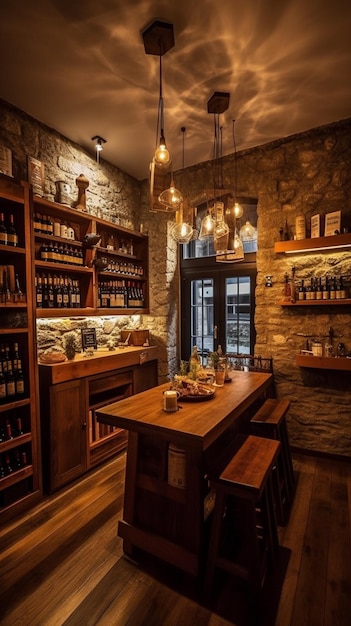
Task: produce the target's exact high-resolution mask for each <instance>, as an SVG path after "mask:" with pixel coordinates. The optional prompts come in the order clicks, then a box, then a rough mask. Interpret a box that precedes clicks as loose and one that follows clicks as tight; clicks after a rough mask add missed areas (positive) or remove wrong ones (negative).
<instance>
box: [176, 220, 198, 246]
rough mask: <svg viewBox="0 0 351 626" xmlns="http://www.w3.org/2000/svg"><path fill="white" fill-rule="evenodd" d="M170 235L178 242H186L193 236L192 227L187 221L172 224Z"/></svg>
mask: <svg viewBox="0 0 351 626" xmlns="http://www.w3.org/2000/svg"><path fill="white" fill-rule="evenodd" d="M171 236H172V237H173V239H174V240H175V241H176V242H177V243H180V244H187V243H189V241H190V240H191V238H192V236H193V227H192V226H191V225H190V224H188V223H187V222H181V223H180V224H174V225H173V227H172V230H171Z"/></svg>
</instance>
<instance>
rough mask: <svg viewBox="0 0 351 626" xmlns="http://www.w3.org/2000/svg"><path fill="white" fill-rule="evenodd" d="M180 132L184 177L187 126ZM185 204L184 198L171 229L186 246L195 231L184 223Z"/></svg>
mask: <svg viewBox="0 0 351 626" xmlns="http://www.w3.org/2000/svg"><path fill="white" fill-rule="evenodd" d="M180 130H181V132H182V148H183V150H182V155H183V162H182V176H183V174H184V167H185V147H184V146H185V131H186V128H185V126H182V127H181V129H180ZM163 193H164V192H163ZM184 203H185V202H184V199H183V198H182V201H181V203H180V206H179V209H178V210H177V213H176V221H175V224H173V226H172V228H171V236H172V237H173V239H174V240H175V241H176V242H177V243H179V244H183V245H186V244H188V243H189V241H190V240H191V239H192V237H193V231H194V229H193V227H192V225H191V224H189V223H188V222H186V221H184Z"/></svg>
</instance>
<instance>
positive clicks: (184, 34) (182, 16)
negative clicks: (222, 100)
mask: <svg viewBox="0 0 351 626" xmlns="http://www.w3.org/2000/svg"><path fill="white" fill-rule="evenodd" d="M156 18H157V19H160V20H163V21H167V22H171V23H172V24H173V25H174V36H175V46H174V47H173V48H172V49H171V50H169V51H168V52H167V53H166V54H165V55H164V57H163V95H164V102H165V136H166V140H167V145H168V147H169V149H170V152H171V154H172V158H173V167H174V169H175V170H177V169H180V168H182V166H183V160H184V165H185V166H189V165H192V164H194V163H197V162H201V161H206V160H208V159H210V158H212V156H213V137H214V124H213V121H214V120H213V118H214V116H213V115H212V114H209V113H207V101H208V99H209V98H210V96H211V95H212V94H213V92H215V91H224V92H229V93H230V103H229V107H228V109H227V111H226V112H225V113H223V114H222V115H221V116H220V124H221V126H222V153H223V154H227V153H230V152H233V138H232V120H233V119H234V118H235V120H236V122H235V139H236V144H237V149H238V150H242V149H246V148H249V147H252V146H256V145H260V144H263V143H266V142H269V141H272V140H274V139H277V138H281V137H286V136H289V135H292V134H295V133H299V132H301V131H304V130H307V129H310V128H313V127H316V126H320V125H323V124H327V123H330V122H334V121H339V120H341V119H344V118H347V117H350V116H351V80H350V70H351V43H350V42H351V37H350V24H351V3H350V2H349V0H333V1H332V2H327V1H326V0H307V1H306V0H269V2H268V1H267V0H220V1H218V0H197V1H195V0H193V1H191V0H174V1H173V2H172V1H171V0H168V1H167V0H163V1H162V0H160V1H157V0H81V1H80V2H79V0H31V2H27V1H26V0H1V22H0V58H1V64H0V97H2V98H3V99H4V100H7V101H8V102H10V103H12V104H13V105H15V106H17V107H19V108H20V109H22V110H24V111H26V112H27V113H29V114H30V115H32V116H33V117H35V118H36V119H38V120H40V121H42V122H44V123H45V124H47V125H48V126H50V127H51V128H54V129H56V130H57V131H59V132H60V133H62V134H63V135H65V136H66V137H68V138H69V139H71V140H73V141H75V142H77V143H78V144H80V145H82V146H84V147H85V148H87V149H88V150H91V151H92V155H93V154H94V142H92V141H91V138H92V137H93V136H94V135H100V136H101V137H103V138H104V139H106V140H107V143H106V144H105V146H104V151H103V153H102V157H103V158H105V159H106V160H107V161H110V162H111V163H113V164H115V165H116V166H118V167H119V168H121V169H122V170H123V171H125V172H128V173H129V174H131V175H132V176H134V177H136V178H138V179H143V178H146V177H147V176H148V169H149V162H150V159H151V157H152V154H153V151H154V149H155V145H156V122H157V106H158V94H159V58H158V56H154V55H147V54H146V53H145V50H144V44H143V40H142V36H141V31H142V30H143V29H144V28H145V27H146V26H147V25H149V24H150V22H152V21H153V20H154V19H156ZM182 126H184V127H185V128H186V131H185V134H184V136H183V133H182V132H181V130H180V129H181V127H182ZM183 139H184V152H183ZM183 155H184V156H183Z"/></svg>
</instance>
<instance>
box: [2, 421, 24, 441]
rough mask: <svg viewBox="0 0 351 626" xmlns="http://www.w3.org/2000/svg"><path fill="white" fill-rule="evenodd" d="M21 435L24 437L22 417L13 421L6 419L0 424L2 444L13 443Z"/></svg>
mask: <svg viewBox="0 0 351 626" xmlns="http://www.w3.org/2000/svg"><path fill="white" fill-rule="evenodd" d="M21 435H24V430H23V426H22V418H21V417H15V418H13V419H11V420H10V419H9V418H8V417H6V418H5V420H4V422H3V423H0V443H3V442H4V441H11V439H15V438H16V437H20V436H21Z"/></svg>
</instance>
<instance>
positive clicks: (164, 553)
mask: <svg viewBox="0 0 351 626" xmlns="http://www.w3.org/2000/svg"><path fill="white" fill-rule="evenodd" d="M272 380H273V378H272V375H271V374H266V373H261V372H233V373H232V382H231V383H228V384H226V385H225V386H224V387H222V388H217V390H216V394H215V396H214V398H212V399H210V400H207V401H202V402H183V403H181V404H180V406H181V407H182V408H181V409H180V410H179V411H177V412H176V413H165V412H164V411H163V409H162V403H163V391H164V390H165V389H167V388H169V384H164V385H160V386H158V387H154V388H153V389H149V390H148V391H145V392H142V393H140V394H138V395H137V396H134V397H129V398H125V399H123V400H120V401H119V402H115V403H114V404H111V405H109V406H105V407H102V408H100V409H98V410H97V411H96V417H97V419H98V421H101V422H103V423H105V424H109V425H112V426H118V427H119V428H123V429H126V430H128V431H129V436H128V448H127V466H126V482H125V494H124V512H123V521H120V522H119V525H118V534H119V536H120V537H122V538H123V539H124V543H123V547H124V551H125V552H126V553H127V554H132V552H133V549H134V548H135V547H136V548H140V549H142V550H143V551H146V552H148V553H151V554H153V555H154V556H156V557H158V558H161V559H162V560H164V561H166V562H168V563H170V564H172V565H174V566H176V567H178V568H180V569H182V570H184V571H185V572H187V573H189V574H191V575H193V576H198V575H199V573H200V572H201V567H202V565H203V556H204V552H205V551H204V544H205V534H206V529H205V526H206V518H207V516H208V511H209V510H210V508H211V501H213V498H212V495H213V494H211V492H210V491H209V488H208V479H207V475H208V472H211V471H212V470H213V468H214V466H216V465H217V464H218V463H219V462H220V459H221V458H223V462H224V461H225V462H226V461H227V458H226V457H227V456H228V455H229V454H230V451H231V447H232V445H233V440H234V438H235V434H237V433H238V432H242V431H245V428H246V427H247V424H248V421H249V419H250V417H251V416H252V414H253V412H254V411H255V410H256V408H257V404H258V403H260V402H262V400H263V399H264V397H265V395H266V393H267V390H268V389H269V387H270V385H271V383H272ZM169 444H173V445H176V446H177V447H179V448H180V449H181V450H183V451H184V458H185V470H184V472H185V473H184V476H185V488H177V487H174V486H173V485H172V484H169V482H168V450H169Z"/></svg>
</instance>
